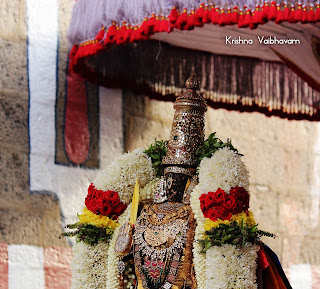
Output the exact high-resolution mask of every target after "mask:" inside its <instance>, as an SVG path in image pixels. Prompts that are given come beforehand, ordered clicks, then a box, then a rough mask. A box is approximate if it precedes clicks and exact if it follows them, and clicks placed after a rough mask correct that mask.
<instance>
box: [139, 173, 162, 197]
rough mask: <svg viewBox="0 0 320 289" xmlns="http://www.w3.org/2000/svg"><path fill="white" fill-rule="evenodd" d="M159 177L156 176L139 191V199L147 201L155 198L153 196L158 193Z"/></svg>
mask: <svg viewBox="0 0 320 289" xmlns="http://www.w3.org/2000/svg"><path fill="white" fill-rule="evenodd" d="M158 181H159V178H154V179H153V180H152V181H150V182H149V183H148V184H147V185H146V186H145V187H144V188H143V189H142V190H141V191H140V193H139V201H140V202H145V201H149V200H152V199H153V196H154V195H155V193H156V188H157V184H158Z"/></svg>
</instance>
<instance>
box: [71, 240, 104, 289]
mask: <svg viewBox="0 0 320 289" xmlns="http://www.w3.org/2000/svg"><path fill="white" fill-rule="evenodd" d="M108 248H109V244H108V243H105V242H99V243H97V244H95V245H88V244H86V243H84V242H79V243H76V244H75V245H74V246H73V247H72V252H73V259H72V262H71V271H72V285H71V289H105V288H106V285H105V283H106V280H107V276H108V273H109V272H108V267H107V260H108V255H107V254H106V252H107V251H108Z"/></svg>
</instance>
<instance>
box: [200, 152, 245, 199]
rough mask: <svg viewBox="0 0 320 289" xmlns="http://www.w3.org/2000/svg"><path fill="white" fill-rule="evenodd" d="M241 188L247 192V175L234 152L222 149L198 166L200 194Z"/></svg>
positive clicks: (242, 163)
mask: <svg viewBox="0 0 320 289" xmlns="http://www.w3.org/2000/svg"><path fill="white" fill-rule="evenodd" d="M231 187H243V188H244V189H245V190H246V191H247V192H249V173H248V170H247V167H246V165H245V164H244V162H243V161H242V160H241V156H239V155H238V154H237V153H236V152H234V151H232V150H230V149H229V148H228V147H224V148H222V149H219V150H218V151H216V152H215V153H214V154H213V156H212V157H211V158H204V159H203V160H202V161H201V163H200V166H199V188H200V191H201V192H202V193H208V192H215V191H216V190H217V189H219V188H220V189H222V190H224V191H225V192H226V193H227V194H228V193H229V191H230V189H231Z"/></svg>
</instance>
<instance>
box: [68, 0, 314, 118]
mask: <svg viewBox="0 0 320 289" xmlns="http://www.w3.org/2000/svg"><path fill="white" fill-rule="evenodd" d="M150 1H151V2H150ZM127 2H128V3H129V2H130V1H124V0H122V1H116V2H114V1H113V2H112V1H109V0H97V2H95V3H96V6H95V5H91V6H90V4H89V3H92V2H91V1H87V0H78V1H77V2H76V4H75V7H74V11H73V16H72V20H71V24H70V29H69V41H70V42H71V44H72V45H73V48H72V50H71V52H70V69H69V72H70V73H76V74H79V75H81V76H82V77H84V78H85V79H86V80H89V81H91V82H94V83H98V84H100V85H103V86H106V87H114V88H130V89H132V90H134V91H137V92H142V93H144V94H146V95H148V96H150V97H154V98H157V99H162V100H173V99H174V98H175V96H176V95H178V94H180V93H181V92H182V90H183V89H184V81H185V80H186V79H187V78H188V76H189V75H190V74H191V73H192V72H195V73H197V75H198V76H199V78H200V80H201V92H202V94H203V95H204V97H205V98H206V100H207V102H208V104H209V105H210V106H212V107H223V108H226V109H231V110H238V111H259V112H262V113H264V114H266V115H277V116H280V117H287V118H289V119H308V120H319V118H320V107H319V101H320V93H319V92H320V56H319V55H320V25H319V23H318V22H317V21H319V20H320V7H319V8H318V6H319V4H317V5H316V7H314V5H313V4H312V3H311V4H308V5H307V2H306V3H305V4H299V3H300V2H299V3H297V5H295V4H294V3H293V4H292V5H291V9H290V11H289V14H288V9H287V8H288V5H287V2H285V1H284V2H283V1H280V2H277V3H276V2H268V1H266V2H264V4H263V5H260V2H257V3H256V4H255V5H254V6H255V9H251V8H252V7H249V6H248V3H247V2H245V3H242V1H240V2H241V3H242V4H241V5H243V7H242V6H241V5H238V6H239V7H240V8H239V7H236V6H235V4H232V3H231V2H230V1H217V2H216V4H215V6H212V5H213V4H210V3H213V2H210V3H199V1H195V0H193V1H156V0H148V1H146V0H137V1H133V2H134V4H132V3H133V2H131V4H130V5H131V6H130V5H129V4H128V3H127ZM160 2H161V3H162V2H163V3H164V2H166V4H168V3H169V2H170V3H171V2H172V4H174V5H172V6H170V3H169V5H167V6H165V7H164V6H163V7H160V6H161V5H160V4H159V3H160ZM240 2H237V3H240ZM253 2H254V1H253ZM253 2H252V1H251V2H250V3H253ZM115 3H117V4H115ZM139 3H140V6H139ZM146 3H148V6H146V5H147V4H146ZM150 3H153V4H152V5H153V6H152V5H151V4H150ZM230 3H231V4H232V5H233V6H232V5H231V6H230ZM254 3H255V2H254ZM156 4H157V5H158V4H159V5H160V6H159V5H158V6H157V5H156ZM258 4H259V5H258ZM99 5H100V6H99ZM110 5H114V6H116V7H113V9H112V11H111V10H110V9H109V8H110V7H111V6H110ZM121 5H122V6H121ZM126 5H127V6H126ZM132 5H138V8H139V9H138V8H137V7H132ZM173 6H174V7H173ZM159 7H160V8H159ZM228 7H229V8H230V7H233V8H235V7H236V8H237V9H236V10H235V9H233V10H232V9H229V8H228ZM136 8H137V9H136ZM238 8H239V9H238ZM253 8H254V7H253ZM274 8H275V9H274ZM83 11H85V13H84V12H83ZM152 11H154V12H153V13H152ZM241 11H242V12H241ZM243 11H246V12H245V13H244V12H243ZM209 12H210V13H211V14H210V13H209ZM274 12H276V14H274ZM300 12H301V13H302V14H301V13H300ZM90 13H91V14H90ZM282 14H283V15H286V16H285V17H284V18H282V16H283V15H282ZM300 14H301V15H300ZM257 15H259V19H260V20H259V21H258V20H257ZM302 15H304V16H303V17H304V18H303V17H302ZM317 15H318V16H319V19H318V18H317V17H318V16H317ZM249 16H250V17H251V18H250V17H249ZM300 16H301V17H300ZM144 17H145V18H144ZM217 17H218V19H219V20H218V21H217ZM279 17H280V18H279ZM290 17H291V18H290ZM308 17H309V18H308ZM93 19H94V21H93ZM139 19H141V20H139ZM235 19H236V20H235ZM245 19H246V20H245ZM290 19H291V20H290ZM86 20H88V21H86ZM89 20H91V21H89ZM243 21H247V23H245V24H244V23H243ZM266 22H268V23H266ZM281 22H282V23H281ZM83 23H87V26H86V25H83ZM117 23H119V24H117ZM120 23H122V24H120ZM258 24H263V25H258ZM99 27H100V28H99ZM101 27H102V28H101ZM239 27H240V28H246V29H240V28H239ZM257 27H258V28H257ZM165 28H166V29H165ZM250 28H252V29H250ZM253 28H255V29H253ZM164 31H165V32H164Z"/></svg>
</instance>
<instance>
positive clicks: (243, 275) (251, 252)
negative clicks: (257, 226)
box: [206, 244, 260, 289]
mask: <svg viewBox="0 0 320 289" xmlns="http://www.w3.org/2000/svg"><path fill="white" fill-rule="evenodd" d="M259 248H260V246H258V245H251V244H246V245H245V246H243V247H241V248H237V247H236V246H233V245H229V244H225V245H222V246H221V247H219V246H213V247H211V248H210V249H209V250H208V251H207V253H206V256H207V258H206V263H207V274H206V275H207V287H206V288H207V289H229V288H245V289H256V288H257V283H256V279H257V278H256V270H257V262H256V260H257V258H258V254H257V252H258V251H259Z"/></svg>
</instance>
